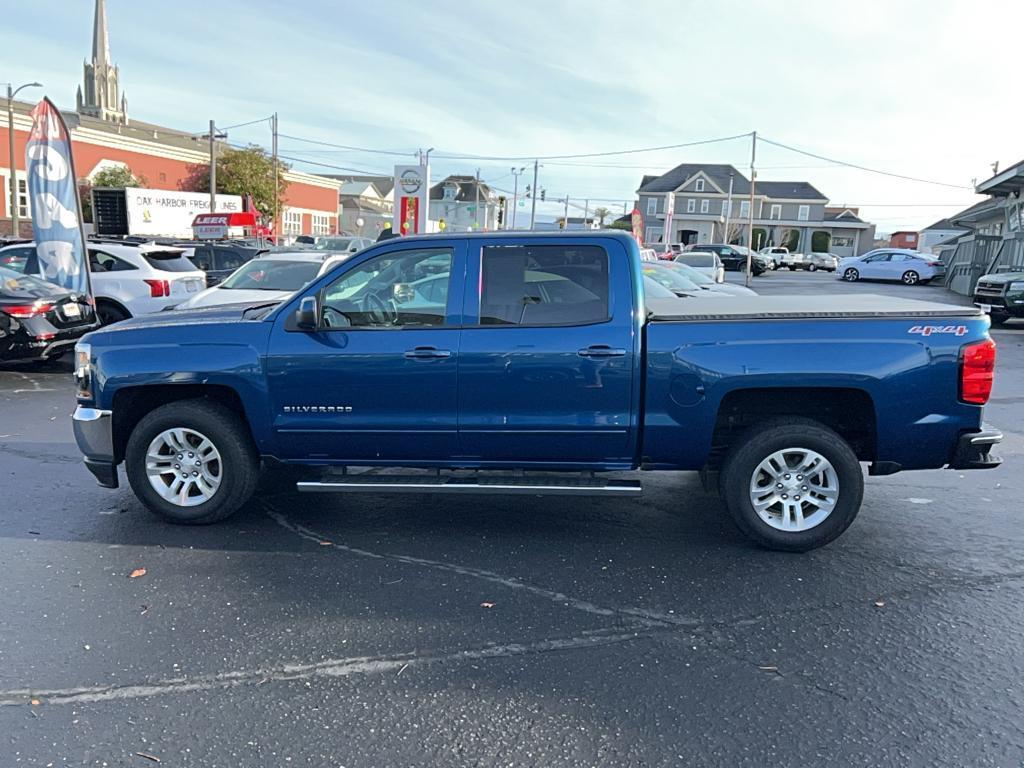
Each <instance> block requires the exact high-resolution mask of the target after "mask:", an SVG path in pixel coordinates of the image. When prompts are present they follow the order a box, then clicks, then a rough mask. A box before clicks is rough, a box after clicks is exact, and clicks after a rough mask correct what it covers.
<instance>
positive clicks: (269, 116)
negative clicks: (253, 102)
mask: <svg viewBox="0 0 1024 768" xmlns="http://www.w3.org/2000/svg"><path fill="white" fill-rule="evenodd" d="M273 119H274V116H273V115H267V116H266V117H261V118H260V119H259V120H250V121H249V122H248V123H239V124H238V125H229V126H226V127H224V128H218V130H221V131H232V130H234V129H235V128H245V127H246V126H248V125H256V123H266V122H269V121H270V120H273Z"/></svg>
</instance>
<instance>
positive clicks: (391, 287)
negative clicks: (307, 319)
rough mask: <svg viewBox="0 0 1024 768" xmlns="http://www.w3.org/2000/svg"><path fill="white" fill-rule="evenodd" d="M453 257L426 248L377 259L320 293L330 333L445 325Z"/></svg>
mask: <svg viewBox="0 0 1024 768" xmlns="http://www.w3.org/2000/svg"><path fill="white" fill-rule="evenodd" d="M451 269H452V251H451V249H448V248H429V249H419V250H415V251H397V252H393V253H386V254H382V255H380V256H377V257H375V258H373V259H370V260H369V261H367V262H365V263H364V264H360V265H359V266H358V267H356V268H355V269H353V270H350V271H348V272H346V273H345V274H344V275H342V276H341V277H339V278H338V279H337V280H335V281H334V282H333V283H331V284H330V285H329V286H328V287H327V289H326V290H325V291H324V317H323V321H324V325H326V326H328V327H330V328H339V327H340V328H396V327H403V328H409V327H418V328H430V327H437V326H443V325H444V324H445V315H446V308H447V304H448V284H449V282H450V280H451Z"/></svg>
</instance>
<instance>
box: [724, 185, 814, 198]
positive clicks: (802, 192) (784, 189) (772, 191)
mask: <svg viewBox="0 0 1024 768" xmlns="http://www.w3.org/2000/svg"><path fill="white" fill-rule="evenodd" d="M733 191H735V188H734V190H733ZM754 192H755V193H760V194H762V195H767V196H768V197H771V198H775V199H777V200H828V198H827V197H825V195H823V194H821V192H819V191H818V190H817V189H815V188H814V186H813V185H811V184H809V183H808V182H806V181H759V182H757V184H756V185H755V186H754Z"/></svg>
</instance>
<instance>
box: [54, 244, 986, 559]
mask: <svg viewBox="0 0 1024 768" xmlns="http://www.w3.org/2000/svg"><path fill="white" fill-rule="evenodd" d="M988 327H989V322H988V319H987V318H986V317H984V316H983V315H982V314H981V313H980V311H979V310H978V309H977V308H974V307H953V306H946V305H942V304H933V303H926V302H920V301H910V300H903V299H893V298H883V297H878V296H855V297H847V298H845V299H842V300H839V299H836V298H835V297H822V298H820V299H819V298H814V297H812V298H797V297H763V296H761V297H758V296H750V297H737V298H735V299H731V298H730V299H726V300H723V299H721V298H718V299H717V300H714V301H712V300H710V299H708V300H705V299H701V298H687V299H676V298H662V299H645V296H644V282H643V279H642V274H641V267H640V255H639V251H638V248H637V245H636V242H635V241H634V240H633V239H632V238H631V237H629V236H627V235H625V234H623V233H617V232H613V231H602V232H594V233H545V234H534V233H525V232H507V233H489V234H464V235H462V234H460V235H448V234H445V235H429V236H419V237H403V238H396V239H393V240H388V241H386V242H383V243H379V244H377V245H374V246H373V247H370V248H367V249H366V250H364V251H362V252H361V253H359V254H357V255H356V256H354V257H353V258H352V259H350V260H348V261H346V262H345V263H343V264H341V265H340V266H338V267H337V268H336V269H334V270H333V271H331V272H329V273H327V274H325V275H323V276H321V277H319V278H317V279H316V280H315V281H313V282H312V283H310V284H309V285H307V286H306V287H305V288H304V289H302V290H300V291H298V292H297V293H295V294H294V295H293V296H292V297H290V298H289V299H286V300H285V301H283V302H281V303H279V304H274V305H269V306H268V305H258V306H244V305H235V306H228V307H212V308H208V309H201V310H194V311H176V312H165V313H161V314H159V315H154V316H149V317H140V318H135V319H132V320H128V321H125V322H122V323H118V324H116V325H113V326H111V327H109V328H104V329H102V330H99V331H96V332H94V333H91V334H89V335H88V336H86V337H85V338H84V339H83V341H82V342H81V343H80V344H79V345H78V347H77V350H76V358H77V362H76V372H75V375H76V379H77V386H78V408H77V410H76V412H75V415H74V427H75V434H76V438H77V440H78V444H79V446H80V448H81V450H82V452H83V454H84V455H85V463H86V466H87V467H88V468H89V469H90V470H91V471H92V473H93V474H94V475H95V476H96V478H97V479H98V480H99V482H100V484H101V485H103V486H107V487H111V488H113V487H117V484H118V473H117V466H118V464H121V463H122V462H123V463H124V465H125V470H126V474H127V477H128V481H129V483H130V484H131V487H132V489H133V490H134V492H135V494H136V495H137V496H138V498H139V499H140V500H141V501H142V502H143V503H144V504H145V505H146V506H147V507H149V508H150V509H151V510H153V511H154V512H156V513H157V514H159V515H161V516H163V517H164V518H166V519H168V520H171V521H173V522H177V523H212V522H216V521H218V520H222V519H224V518H226V517H228V516H229V515H231V514H232V513H234V512H235V511H236V510H238V509H239V508H240V507H241V506H242V505H243V504H245V502H246V501H247V500H248V499H249V497H250V496H251V494H252V493H253V489H254V488H255V486H256V481H257V478H258V476H259V473H260V470H261V467H263V466H268V465H280V464H285V465H291V466H293V467H301V468H303V469H304V470H305V471H306V475H307V476H306V478H305V479H303V480H301V481H300V482H298V484H297V486H298V489H299V490H300V491H316V492H342V493H351V492H356V491H377V492H393V491H416V492H435V493H529V494H538V493H553V494H603V495H633V494H636V493H639V492H640V490H641V487H640V483H639V482H638V481H637V480H636V479H635V478H631V479H625V480H624V479H621V476H620V475H614V476H609V475H608V474H607V473H610V472H622V471H624V470H644V471H661V470H695V471H701V472H702V473H703V476H704V478H705V479H706V480H707V481H708V482H709V483H710V484H712V485H714V487H717V488H718V489H719V490H720V492H721V494H722V496H723V497H724V499H725V502H726V505H727V507H728V509H729V511H730V512H731V514H732V516H733V518H734V519H735V521H736V523H737V524H738V525H739V527H740V528H741V529H742V530H743V531H745V532H746V533H747V534H748V535H749V536H751V537H752V538H753V539H754V540H756V541H758V542H760V543H761V544H763V545H765V546H768V547H773V548H778V549H786V550H808V549H811V548H814V547H818V546H821V545H823V544H826V543H827V542H829V541H831V540H833V539H834V538H835V537H836V536H838V535H839V534H841V533H842V532H843V531H844V530H845V529H846V528H847V527H848V526H849V525H850V523H851V522H852V521H853V519H854V517H855V516H856V514H857V512H858V509H859V507H860V504H861V496H862V492H863V484H864V480H863V471H862V467H861V465H862V464H867V465H868V473H869V474H890V473H893V472H897V471H899V470H909V469H931V468H939V467H951V468H956V469H980V468H987V467H994V466H996V465H998V463H999V459H998V458H996V457H995V456H993V455H992V454H991V452H990V449H991V447H992V445H993V444H995V443H997V442H998V441H999V440H1000V439H1001V435H1000V434H999V433H998V432H997V431H995V430H993V429H991V428H989V427H987V426H985V425H984V423H983V421H982V410H983V406H984V404H985V402H986V401H987V399H988V397H989V392H990V390H991V386H992V378H993V369H994V364H995V348H994V344H993V342H992V340H991V339H990V338H989V336H988ZM367 467H390V468H396V467H397V468H401V469H400V470H399V471H398V472H397V473H396V472H395V471H389V472H383V473H382V472H372V473H367V472H366V471H365V470H362V469H360V468H367ZM424 470H428V471H427V472H425V471H424Z"/></svg>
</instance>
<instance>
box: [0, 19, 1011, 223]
mask: <svg viewBox="0 0 1024 768" xmlns="http://www.w3.org/2000/svg"><path fill="white" fill-rule="evenodd" d="M54 5H55V3H16V4H12V6H13V7H11V8H8V9H7V10H6V11H5V17H6V18H5V23H4V25H3V26H2V28H0V51H2V57H0V78H3V79H5V80H11V81H12V82H14V83H15V84H20V83H22V82H27V81H32V80H39V81H41V82H43V83H44V84H45V86H46V87H45V89H44V90H43V91H39V90H35V91H28V92H27V93H26V95H27V94H32V96H41V95H42V93H43V92H45V94H46V95H48V96H50V98H51V99H53V100H54V101H55V102H56V103H57V104H58V105H60V106H62V107H68V108H73V106H74V98H75V89H76V88H77V86H78V84H79V83H80V82H81V77H82V62H83V60H84V59H86V58H87V57H88V56H89V55H90V53H91V35H92V14H93V0H57V3H56V5H59V7H60V12H59V13H55V12H54V10H53V9H54ZM107 14H108V19H109V25H110V47H111V53H112V57H113V59H114V61H115V63H116V64H117V65H118V66H119V67H120V72H121V85H122V89H123V90H124V91H125V92H126V93H127V96H128V109H129V115H130V117H134V118H136V119H138V120H142V121H145V122H152V123H157V124H161V125H166V126H169V127H172V128H176V129H180V130H186V131H189V130H194V131H196V132H199V131H203V130H205V127H206V125H207V124H208V121H209V120H210V119H211V118H213V119H215V120H216V122H217V125H218V126H221V127H226V126H234V125H239V124H242V123H246V122H249V121H252V120H259V119H260V118H263V117H266V116H268V115H270V114H271V113H273V112H275V111H276V112H277V113H278V114H279V116H280V132H281V134H282V136H283V137H282V138H281V140H280V152H281V154H282V156H285V157H288V158H292V160H290V162H292V164H293V165H294V166H295V167H296V168H301V169H302V170H307V171H312V172H317V171H320V172H324V173H345V172H347V171H349V170H353V169H354V170H360V171H368V172H375V173H388V174H390V173H391V172H392V169H393V166H394V165H395V164H400V163H411V162H416V161H415V153H416V151H417V150H418V149H428V148H431V147H433V148H434V153H433V154H432V155H431V174H432V177H433V178H434V179H440V178H443V177H444V176H446V175H448V174H450V173H461V174H474V173H476V171H477V168H479V169H480V174H481V178H482V179H483V180H485V181H487V182H489V183H491V184H492V185H493V186H495V187H497V188H498V189H501V190H508V191H511V190H512V187H513V181H514V179H513V175H512V174H511V170H512V169H513V168H515V169H516V170H518V169H519V168H520V167H524V166H525V167H526V168H527V170H526V172H525V173H524V174H523V176H522V177H520V184H519V189H520V191H522V188H523V187H524V186H525V185H526V184H527V183H531V182H532V178H531V177H532V171H533V169H532V158H534V157H536V156H538V155H542V156H550V155H569V154H588V153H601V152H616V151H621V150H629V149H636V148H648V147H663V146H666V145H677V144H685V143H689V142H696V141H701V140H705V139H714V138H720V137H728V136H736V135H739V134H749V133H750V132H751V131H757V132H758V133H759V135H760V136H762V137H765V138H768V139H771V140H773V141H776V142H779V143H783V144H787V145H789V146H792V147H796V148H799V149H802V150H805V151H808V152H811V153H813V154H817V155H821V156H824V157H828V158H832V159H838V160H842V161H845V162H848V163H852V164H856V165H861V166H866V167H869V168H873V169H877V170H882V171H887V172H890V173H895V174H899V175H904V176H911V177H915V178H918V179H926V180H930V181H936V182H942V183H943V184H945V185H947V186H941V185H939V184H928V183H922V182H916V181H908V180H902V179H897V178H893V177H891V176H885V175H881V174H875V173H869V172H866V171H862V170H855V169H852V168H848V167H843V166H838V165H835V164H831V163H827V162H824V161H822V160H818V159H814V158H811V157H807V156H805V155H801V154H797V153H794V152H792V151H789V150H785V149H782V148H779V147H775V146H772V145H768V144H765V143H764V142H759V145H758V150H757V159H756V165H757V168H758V178H759V179H762V180H772V181H791V180H800V181H808V182H810V183H812V184H813V185H814V186H815V187H817V188H818V189H819V190H820V191H822V192H823V193H824V194H825V195H826V196H827V197H828V198H829V199H830V200H831V201H832V203H833V204H836V205H846V206H859V207H860V208H861V214H862V216H863V217H864V218H867V219H868V220H870V221H873V222H875V223H876V224H877V225H878V231H879V232H880V233H883V232H885V233H887V232H892V231H894V230H900V229H919V228H921V227H924V226H926V225H928V224H930V223H932V222H933V221H935V220H936V219H939V218H942V217H944V216H947V215H949V214H952V213H955V212H956V211H958V210H960V209H961V208H964V207H966V206H968V205H970V204H972V203H973V202H976V201H977V200H979V199H981V198H978V197H977V196H975V195H974V193H973V190H972V181H973V180H983V179H985V178H988V177H989V176H991V175H992V164H993V163H995V162H998V163H999V164H1000V167H1003V168H1005V167H1007V166H1009V165H1011V164H1013V163H1016V162H1018V161H1020V160H1022V159H1024V99H1022V98H1021V93H1022V83H1024V60H1022V59H1021V58H1020V55H1019V47H1018V44H1017V42H1016V38H1017V37H1019V30H1020V29H1022V28H1024V3H1021V2H1016V1H1015V0H989V1H988V2H986V1H984V0H983V1H981V2H979V1H978V0H971V1H970V2H960V1H958V0H880V1H878V2H875V1H874V0H863V1H862V2H856V3H854V2H849V0H844V1H842V2H839V1H838V0H817V1H816V2H815V1H813V0H812V1H809V2H803V1H802V0H773V2H759V1H757V0H748V1H747V2H741V1H740V0H700V1H698V0H635V2H631V3H628V4H624V3H605V2H595V1H594V0H589V2H574V1H572V2H571V1H569V0H548V1H547V2H535V1H534V0H519V2H515V3H492V2H477V3H467V2H465V0H432V1H431V2H429V3H424V2H417V1H415V0H395V1H388V0H383V1H382V2H376V3H366V2H358V3H357V2H351V1H350V2H329V1H328V0H291V2H290V3H287V4H285V3H280V2H270V0H244V2H242V1H238V2H236V1H235V0H218V2H216V3H210V2H198V0H178V1H177V2H175V3H173V4H169V3H151V2H144V3H141V2H138V1H137V0H107ZM23 93H24V92H23ZM228 133H229V141H231V142H237V143H240V144H244V143H250V142H251V143H258V144H263V145H265V146H269V144H270V128H269V122H261V123H257V124H255V125H251V126H247V127H240V128H232V129H229V131H228ZM286 137H289V138H286ZM310 141H320V142H327V143H329V144H340V145H345V146H347V147H358V148H360V149H359V151H356V150H349V149H339V148H336V147H328V146H322V145H318V144H313V143H309V142H310ZM363 150H376V151H374V152H369V151H363ZM750 151H751V140H750V137H749V136H743V137H741V138H737V139H733V140H730V141H725V142H719V143H713V144H704V145H700V146H692V147H682V148H675V149H667V150H660V151H656V152H636V153H631V154H620V155H609V156H605V157H597V158H580V159H553V160H547V161H543V166H542V167H541V168H540V171H539V184H538V186H539V187H542V188H544V189H545V190H546V192H547V199H548V201H549V202H548V203H546V204H541V205H539V208H538V212H539V213H541V214H544V215H545V216H548V217H549V216H554V215H560V214H561V213H562V206H561V205H559V204H557V203H554V202H550V201H552V200H553V199H554V198H561V197H565V196H568V197H569V199H570V202H571V207H570V215H573V214H575V215H581V214H582V208H583V206H584V205H585V202H584V201H585V200H587V199H589V200H590V203H589V205H590V207H591V209H592V208H593V207H594V206H595V205H603V206H606V207H608V208H609V209H611V210H612V211H614V212H616V213H620V212H622V210H623V205H624V203H628V204H629V205H630V206H631V205H632V201H633V200H634V199H635V191H636V189H637V187H638V186H639V182H640V178H641V176H642V175H643V174H645V173H652V174H660V173H663V172H665V171H667V170H668V169H670V168H672V167H673V166H675V165H678V164H679V163H684V162H687V163H700V162H708V163H732V164H733V165H735V166H736V167H737V168H738V169H739V170H740V171H741V172H743V173H744V174H747V175H749V166H750ZM445 155H462V156H465V155H474V156H484V157H488V158H490V157H502V158H508V157H517V158H523V159H521V160H510V159H500V160H477V159H451V158H445V157H444V156H445ZM519 210H520V211H524V209H523V208H520V209H519ZM527 210H528V209H527Z"/></svg>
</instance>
